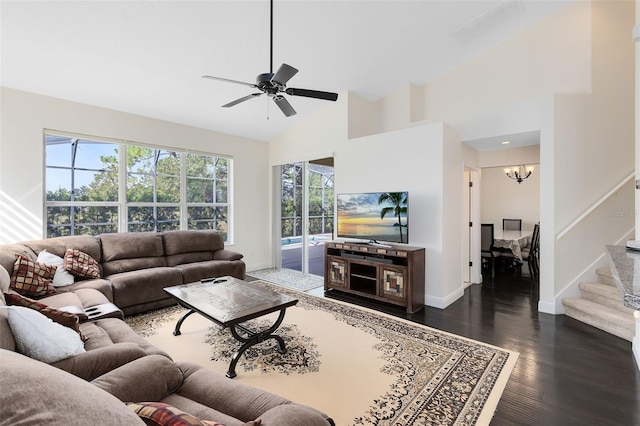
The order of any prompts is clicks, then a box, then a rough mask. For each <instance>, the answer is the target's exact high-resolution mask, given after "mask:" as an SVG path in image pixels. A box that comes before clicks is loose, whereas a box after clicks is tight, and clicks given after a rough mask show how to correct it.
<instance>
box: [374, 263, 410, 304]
mask: <svg viewBox="0 0 640 426" xmlns="http://www.w3.org/2000/svg"><path fill="white" fill-rule="evenodd" d="M379 268H380V270H379V273H378V276H379V277H380V289H379V295H380V296H382V297H385V298H387V299H394V300H397V301H402V302H404V301H406V300H407V289H408V285H409V281H408V280H407V268H403V267H395V266H391V265H383V266H380V267H379Z"/></svg>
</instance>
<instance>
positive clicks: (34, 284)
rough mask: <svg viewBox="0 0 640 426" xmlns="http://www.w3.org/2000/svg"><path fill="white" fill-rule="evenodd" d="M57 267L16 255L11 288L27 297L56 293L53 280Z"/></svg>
mask: <svg viewBox="0 0 640 426" xmlns="http://www.w3.org/2000/svg"><path fill="white" fill-rule="evenodd" d="M55 272H56V267H55V266H47V265H45V264H43V263H38V262H35V261H33V260H31V259H29V258H28V257H26V256H23V255H21V254H17V255H16V259H15V262H14V265H13V272H12V273H11V281H10V287H11V288H12V289H13V290H15V291H17V292H18V293H20V294H22V295H25V296H35V297H38V296H45V295H47V294H52V293H55V291H56V290H55V289H54V288H53V284H52V281H51V280H52V279H53V276H54V274H55Z"/></svg>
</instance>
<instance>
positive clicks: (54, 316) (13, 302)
mask: <svg viewBox="0 0 640 426" xmlns="http://www.w3.org/2000/svg"><path fill="white" fill-rule="evenodd" d="M4 298H5V299H6V301H7V305H10V306H24V307H25V308H30V309H34V310H36V311H38V312H40V313H41V314H43V315H44V316H46V317H47V318H50V319H51V320H52V321H55V322H57V323H58V324H60V325H64V326H65V327H69V328H70V329H72V330H74V331H75V332H77V333H78V334H79V335H80V339H82V341H83V342H84V341H85V338H84V336H83V335H82V333H81V332H80V325H79V323H80V319H79V318H78V316H77V315H76V314H73V313H71V312H65V311H61V310H59V309H56V308H53V307H51V306H48V305H45V304H44V303H41V302H38V301H36V300H33V299H29V298H28V297H24V296H21V295H19V294H17V293H7V294H5V295H4Z"/></svg>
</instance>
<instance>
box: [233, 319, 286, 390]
mask: <svg viewBox="0 0 640 426" xmlns="http://www.w3.org/2000/svg"><path fill="white" fill-rule="evenodd" d="M285 311H286V308H285V309H281V310H280V315H278V319H277V320H276V322H275V323H274V324H273V325H272V326H271V327H269V328H268V329H266V330H264V331H261V332H258V333H256V332H253V331H251V330H249V329H247V328H245V327H243V326H241V325H240V324H234V325H232V326H230V327H229V328H230V329H231V334H232V335H233V337H234V338H235V339H236V340H238V341H239V342H242V343H243V344H242V346H240V348H239V349H238V350H237V351H235V352H234V353H233V356H232V357H231V363H230V364H229V370H228V371H227V374H226V376H227V377H228V378H230V379H233V378H234V377H236V365H237V364H238V360H239V359H240V357H241V356H242V354H243V353H244V352H245V351H246V350H247V349H249V348H250V347H251V346H253V345H255V344H257V343H261V342H264V341H265V340H268V339H276V341H277V342H278V352H280V353H281V354H284V353H286V352H287V348H286V346H285V344H284V339H283V338H282V337H280V336H278V335H277V334H273V332H274V331H276V329H277V328H278V327H280V324H282V320H284V314H285ZM237 329H240V331H242V332H243V333H245V334H247V336H248V337H243V336H241V335H240V333H238V330H237Z"/></svg>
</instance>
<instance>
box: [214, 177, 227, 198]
mask: <svg viewBox="0 0 640 426" xmlns="http://www.w3.org/2000/svg"><path fill="white" fill-rule="evenodd" d="M227 201H228V200H227V181H224V180H218V181H216V199H215V202H216V203H226V202H227Z"/></svg>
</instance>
